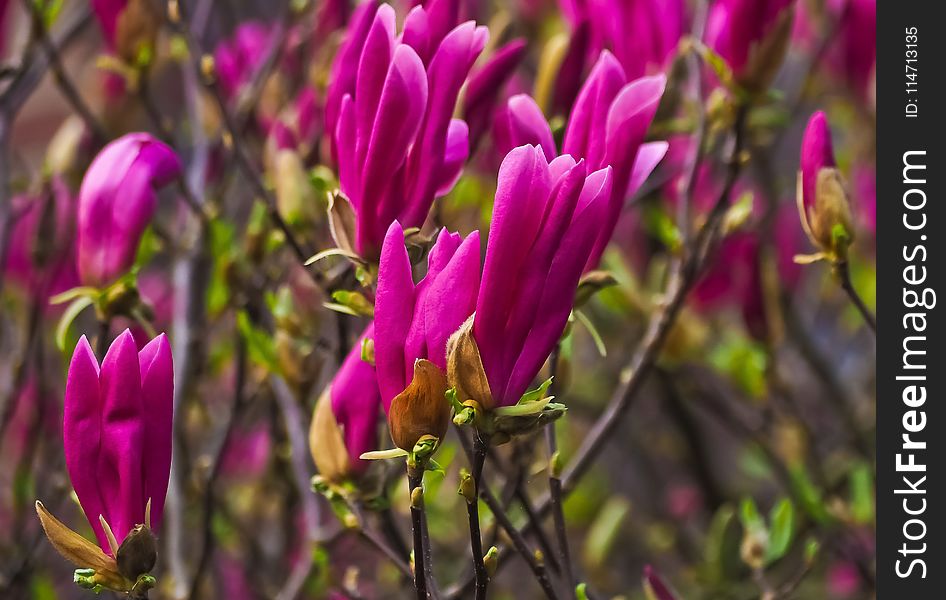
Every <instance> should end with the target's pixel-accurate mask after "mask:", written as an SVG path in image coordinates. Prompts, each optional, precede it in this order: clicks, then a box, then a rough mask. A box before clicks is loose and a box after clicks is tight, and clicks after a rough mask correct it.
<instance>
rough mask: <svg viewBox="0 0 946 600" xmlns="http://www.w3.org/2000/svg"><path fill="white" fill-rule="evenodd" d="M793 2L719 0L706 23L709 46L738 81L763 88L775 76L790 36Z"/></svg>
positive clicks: (780, 0)
mask: <svg viewBox="0 0 946 600" xmlns="http://www.w3.org/2000/svg"><path fill="white" fill-rule="evenodd" d="M793 4H794V0H717V2H715V3H714V4H713V6H712V7H711V8H710V12H709V15H708V16H707V20H706V32H705V39H706V43H707V44H708V45H709V46H710V47H711V48H713V50H715V51H716V52H717V53H718V54H719V55H720V56H722V57H723V58H724V59H725V60H726V62H727V63H728V64H729V67H730V68H731V69H732V70H733V73H734V74H735V76H736V79H737V80H738V81H740V82H741V83H742V84H743V85H745V86H747V87H751V88H764V87H766V86H767V85H768V83H769V82H770V81H771V80H772V78H773V77H774V76H775V71H776V70H777V69H778V66H779V65H780V64H781V59H782V56H783V55H784V53H785V50H786V47H787V45H788V40H789V37H790V35H791V25H792V10H791V9H792V8H793Z"/></svg>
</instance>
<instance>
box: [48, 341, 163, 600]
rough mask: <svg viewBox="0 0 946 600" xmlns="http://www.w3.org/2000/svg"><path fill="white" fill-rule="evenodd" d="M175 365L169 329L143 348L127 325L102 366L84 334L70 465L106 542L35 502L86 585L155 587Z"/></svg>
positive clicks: (68, 414)
mask: <svg viewBox="0 0 946 600" xmlns="http://www.w3.org/2000/svg"><path fill="white" fill-rule="evenodd" d="M173 396H174V367H173V364H172V360H171V347H170V344H169V343H168V340H167V337H165V336H164V334H162V335H160V336H158V337H156V338H154V339H153V340H151V342H150V343H148V344H147V345H146V346H145V347H144V348H142V349H141V351H140V352H139V351H138V348H137V347H136V346H135V340H134V338H133V337H132V334H131V332H130V331H128V330H127V329H126V330H125V331H124V332H122V334H121V335H119V336H118V337H117V338H116V339H115V341H114V342H112V345H111V347H110V348H109V349H108V353H107V354H106V355H105V359H104V360H103V361H102V365H101V367H99V363H98V360H97V359H96V358H95V354H94V353H93V352H92V348H91V347H90V346H89V342H88V340H86V338H85V336H83V337H82V338H80V339H79V343H78V345H76V349H75V352H74V353H73V355H72V361H71V362H70V364H69V375H68V378H67V379H66V397H65V401H64V403H63V427H62V430H63V433H62V437H63V446H64V448H65V453H66V470H67V471H68V472H69V479H70V480H71V481H72V486H73V488H74V489H75V492H76V496H77V497H78V498H79V503H80V504H81V505H82V510H83V511H84V512H85V515H86V517H87V518H88V520H89V525H91V527H92V530H93V531H94V532H95V537H96V539H97V540H98V547H96V546H95V545H94V544H92V543H91V542H89V541H88V540H86V539H85V538H83V537H82V536H80V535H79V534H78V533H76V532H74V531H72V530H71V529H69V528H68V527H66V526H65V525H63V523H62V522H60V521H59V520H58V519H56V518H55V517H54V516H52V514H50V513H49V511H48V510H46V508H45V507H44V506H43V504H42V503H41V502H37V503H36V512H37V514H38V515H39V518H40V521H41V523H42V525H43V530H44V531H45V532H46V536H47V537H48V538H49V541H50V542H51V543H52V544H53V546H54V547H55V548H56V550H57V551H58V552H59V553H60V554H61V555H62V556H63V557H64V558H66V559H67V560H69V561H71V562H72V563H74V564H75V565H76V566H78V567H80V569H79V570H77V571H76V574H75V581H76V583H77V584H78V585H80V586H81V587H86V588H90V589H94V590H100V589H101V588H102V587H106V588H109V589H112V590H115V591H119V592H125V593H127V592H129V591H131V590H135V591H136V593H138V594H140V593H142V592H146V591H147V589H148V588H150V587H153V586H154V583H155V582H154V578H153V577H151V576H150V574H149V573H150V571H151V570H152V569H153V568H154V564H155V561H156V560H157V549H156V543H155V538H154V535H153V533H152V531H156V530H158V529H159V528H160V526H161V517H162V514H163V512H164V497H165V494H166V493H167V488H168V479H169V477H170V472H171V438H172V412H173V406H174V403H173Z"/></svg>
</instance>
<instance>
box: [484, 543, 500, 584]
mask: <svg viewBox="0 0 946 600" xmlns="http://www.w3.org/2000/svg"><path fill="white" fill-rule="evenodd" d="M483 566H485V567H486V574H487V575H488V576H489V577H490V578H492V577H493V575H495V574H496V569H497V568H499V548H497V547H496V546H490V548H489V550H487V551H486V555H485V556H484V557H483Z"/></svg>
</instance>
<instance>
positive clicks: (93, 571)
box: [36, 500, 157, 598]
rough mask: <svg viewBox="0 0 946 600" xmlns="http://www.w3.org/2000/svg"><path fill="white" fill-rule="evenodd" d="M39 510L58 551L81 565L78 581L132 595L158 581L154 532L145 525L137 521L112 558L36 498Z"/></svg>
mask: <svg viewBox="0 0 946 600" xmlns="http://www.w3.org/2000/svg"><path fill="white" fill-rule="evenodd" d="M36 514H37V516H39V521H40V523H41V524H42V526H43V531H44V532H45V533H46V537H47V538H48V539H49V542H50V543H51V544H52V545H53V548H55V549H56V551H57V552H58V553H59V554H60V556H62V557H63V558H65V559H66V560H68V561H69V562H71V563H72V564H74V565H75V566H77V567H79V568H78V569H76V570H75V573H74V574H73V581H74V582H75V584H76V585H77V586H79V587H81V588H83V589H87V590H92V591H93V592H95V593H96V594H98V593H101V592H102V591H103V590H112V591H115V592H119V593H122V594H128V595H129V596H131V597H133V598H135V597H144V596H145V594H146V592H147V590H149V589H151V588H153V587H154V586H155V584H156V581H155V578H154V577H153V576H152V575H150V573H149V571H151V569H152V568H154V563H155V561H156V558H157V552H156V548H155V539H154V534H152V533H151V530H150V529H149V528H148V527H147V526H146V525H138V526H136V527H135V528H134V529H132V531H131V532H130V533H129V534H128V536H127V537H126V538H125V540H124V541H123V542H122V545H121V546H119V547H118V548H117V551H116V552H115V554H116V557H117V558H112V557H111V556H109V555H108V554H106V553H105V552H103V551H102V549H101V548H99V547H98V546H96V545H95V544H94V543H92V542H90V541H89V540H87V539H85V538H84V537H82V536H81V535H79V534H78V533H76V532H75V531H73V530H72V529H69V528H68V527H67V526H66V525H65V524H64V523H63V522H62V521H60V520H59V519H57V518H56V517H54V516H53V514H52V513H50V512H49V511H48V510H47V509H46V507H45V506H44V505H43V503H42V502H40V501H38V500H37V501H36Z"/></svg>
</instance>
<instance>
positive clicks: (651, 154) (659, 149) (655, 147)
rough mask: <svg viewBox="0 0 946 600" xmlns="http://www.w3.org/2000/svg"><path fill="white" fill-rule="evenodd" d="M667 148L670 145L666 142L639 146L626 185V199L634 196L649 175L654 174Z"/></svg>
mask: <svg viewBox="0 0 946 600" xmlns="http://www.w3.org/2000/svg"><path fill="white" fill-rule="evenodd" d="M669 148H670V144H669V143H667V142H648V143H646V144H642V145H641V147H640V149H639V150H638V151H637V158H636V159H635V160H634V168H633V169H632V170H631V178H630V181H628V183H627V196H628V197H631V196H633V195H634V194H636V193H637V190H639V189H640V188H641V186H642V185H644V182H645V181H647V178H648V177H650V174H651V173H653V172H654V169H656V168H657V165H658V164H659V163H660V161H661V160H663V158H664V156H666V154H667V150H668V149H669Z"/></svg>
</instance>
